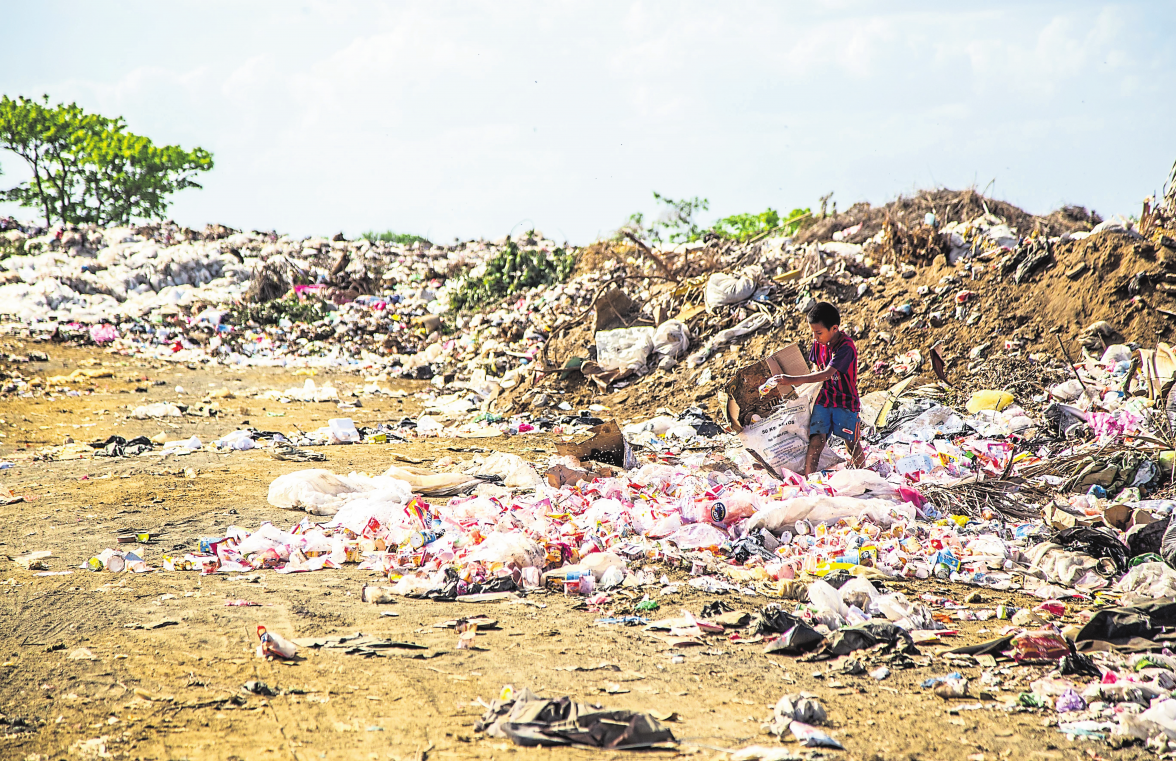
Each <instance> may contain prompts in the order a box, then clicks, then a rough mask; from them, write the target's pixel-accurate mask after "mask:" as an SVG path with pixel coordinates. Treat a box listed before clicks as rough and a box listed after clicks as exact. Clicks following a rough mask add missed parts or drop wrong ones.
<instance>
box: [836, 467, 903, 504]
mask: <svg viewBox="0 0 1176 761" xmlns="http://www.w3.org/2000/svg"><path fill="white" fill-rule="evenodd" d="M828 484H829V486H831V487H833V489H834V490H835V491H836V492H837V495H838V496H840V497H858V496H861V495H863V494H867V495H869V496H870V497H877V498H879V499H890V500H897V499H898V489H897V488H896V487H895V486H894V484H892V483H890V482H889V481H887V480H886V479H885V478H883V477H882V476H880V475H878V474H877V473H875V472H874V471H872V470H858V469H853V468H849V469H846V470H839V471H837V472H836V473H834V474H833V475H832V476H830V477H829V481H828Z"/></svg>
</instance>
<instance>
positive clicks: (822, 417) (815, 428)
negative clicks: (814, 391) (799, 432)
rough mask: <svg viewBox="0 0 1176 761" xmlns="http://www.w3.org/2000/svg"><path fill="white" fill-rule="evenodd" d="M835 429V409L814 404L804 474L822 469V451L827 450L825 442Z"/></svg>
mask: <svg viewBox="0 0 1176 761" xmlns="http://www.w3.org/2000/svg"><path fill="white" fill-rule="evenodd" d="M833 430H834V429H833V410H832V409H830V408H829V407H825V406H823V405H820V404H814V405H813V409H812V412H811V413H810V414H809V443H808V451H807V452H806V453H805V456H804V475H806V476H807V475H808V474H809V473H816V472H817V471H818V470H819V469H820V466H821V452H823V451H824V450H825V442H826V441H828V439H829V434H830V433H832V432H833Z"/></svg>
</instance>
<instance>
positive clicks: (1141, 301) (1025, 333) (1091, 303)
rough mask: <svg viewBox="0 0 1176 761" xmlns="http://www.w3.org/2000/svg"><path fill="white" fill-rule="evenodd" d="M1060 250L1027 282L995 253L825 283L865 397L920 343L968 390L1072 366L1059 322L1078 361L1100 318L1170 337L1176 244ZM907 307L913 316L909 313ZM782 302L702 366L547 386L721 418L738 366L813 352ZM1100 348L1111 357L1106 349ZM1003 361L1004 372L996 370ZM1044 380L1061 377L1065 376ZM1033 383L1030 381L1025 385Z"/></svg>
mask: <svg viewBox="0 0 1176 761" xmlns="http://www.w3.org/2000/svg"><path fill="white" fill-rule="evenodd" d="M1049 254H1050V256H1049V258H1048V259H1047V260H1045V261H1044V263H1043V264H1042V265H1041V267H1040V269H1038V270H1036V271H1034V272H1032V273H1031V274H1028V275H1026V276H1025V277H1024V278H1023V279H1022V280H1021V283H1020V284H1017V283H1016V282H1015V281H1014V274H1013V271H1012V270H1010V271H1007V272H1006V273H1005V274H1003V275H1002V274H1001V260H1002V258H1003V257H1002V256H1001V255H999V253H992V254H987V255H984V256H982V257H979V258H978V259H977V260H974V261H972V262H969V263H964V262H961V263H960V265H959V266H955V267H953V266H949V265H947V264H946V261H945V260H944V259H943V258H942V257H941V258H939V259H938V260H937V261H936V262H935V263H933V264H929V265H927V266H922V267H916V268H915V269H914V275H913V277H909V278H904V277H901V276H899V275H895V276H892V277H874V278H870V279H869V280H868V288H867V290H866V291H865V293H864V294H863V295H861V296H860V297H859V296H858V293H857V287H858V286H857V285H855V284H854V282H853V281H852V278H851V277H850V276H849V275H848V273H847V272H843V273H840V274H838V275H835V276H831V277H827V278H824V279H822V280H819V281H818V282H817V283H814V284H813V285H812V287H811V289H810V290H809V291H808V293H809V295H811V297H812V298H815V299H818V300H828V301H832V302H834V303H835V304H837V305H838V307H839V309H840V310H841V315H842V325H843V327H844V328H845V329H847V330H849V331H850V332H851V333H852V334H853V335H854V336H855V337H856V339H857V345H858V350H859V355H860V360H859V377H860V384H861V390H862V393H866V392H869V391H875V390H879V389H882V388H887V387H889V386H891V385H893V384H894V383H895V382H897V381H898V380H899V379H901V378H902V377H903V375H904V374H905V373H902V372H896V370H895V368H896V366H899V365H901V364H902V363H901V362H898V361H896V358H898V357H901V356H902V355H904V354H906V353H908V352H910V351H912V350H916V351H918V352H919V353H920V354H921V358H922V364H921V365H920V367H919V374H920V379H919V381H918V382H919V383H924V382H926V383H930V382H934V381H935V380H936V378H935V376H934V375H933V374H932V372H931V365H930V349H931V347H932V346H935V345H937V344H938V345H939V347H940V352H941V354H942V355H943V357H944V360H945V362H946V365H947V374H948V376H949V378H950V379H951V381H952V382H953V383H954V384H955V385H956V387H957V389H958V390H959V391H960V392H961V393H967V392H970V391H971V390H974V389H976V388H984V387H988V386H989V385H990V384H991V383H992V382H993V379H994V378H1001V377H1005V376H1006V375H1007V368H1008V367H1013V366H1016V365H1017V364H1021V365H1023V366H1024V368H1025V371H1024V372H1025V373H1028V374H1029V375H1030V376H1034V377H1036V376H1037V375H1039V374H1041V373H1042V372H1044V371H1041V372H1039V371H1038V370H1034V369H1032V368H1034V367H1038V366H1040V367H1045V366H1052V367H1054V368H1057V367H1060V366H1061V363H1062V362H1063V361H1064V360H1063V358H1062V355H1061V352H1060V350H1059V347H1058V340H1057V338H1056V337H1055V336H1054V335H1052V334H1051V333H1050V331H1051V329H1053V328H1055V327H1057V328H1060V335H1061V337H1062V339H1063V340H1064V341H1065V342H1066V345H1067V349H1068V351H1070V353H1071V356H1073V357H1074V358H1075V359H1076V360H1077V359H1079V358H1080V354H1081V352H1082V347H1081V345H1080V344H1079V343H1078V340H1079V338H1080V336H1081V334H1082V332H1083V330H1084V329H1085V328H1086V327H1087V326H1089V325H1091V324H1092V323H1095V322H1098V321H1100V320H1101V321H1106V322H1108V323H1110V325H1111V326H1112V327H1113V328H1114V329H1115V331H1116V332H1117V333H1118V334H1119V336H1120V337H1121V340H1123V341H1126V342H1134V343H1136V344H1138V345H1140V346H1143V347H1152V346H1155V344H1156V343H1157V342H1158V341H1163V340H1166V339H1170V337H1171V335H1172V331H1173V328H1174V327H1176V249H1172V248H1168V247H1165V246H1162V245H1159V244H1156V243H1154V242H1151V241H1147V240H1142V239H1140V238H1137V237H1135V236H1133V235H1131V234H1128V233H1124V232H1121V231H1111V230H1108V231H1105V232H1101V233H1098V234H1095V235H1091V236H1089V237H1087V238H1085V239H1083V240H1070V241H1064V242H1056V243H1054V244H1053V245H1052V246H1051V247H1050V250H1049ZM1008 255H1009V254H1008V253H1007V252H1006V253H1005V254H1004V256H1008ZM961 300H962V303H960V302H961ZM906 305H909V306H910V314H909V315H905V314H904V312H905V311H906V310H905V306H906ZM782 307H783V309H782V310H781V312H780V313H779V318H780V324H779V325H778V326H775V327H769V328H766V329H764V330H761V331H759V332H757V333H754V334H752V335H749V336H746V337H744V338H741V339H737V340H736V341H735V342H734V343H733V344H732V345H731V346H730V347H727V348H726V349H725V350H722V351H719V352H717V353H716V354H715V356H714V357H712V358H711V359H710V360H708V361H707V362H706V363H705V364H704V365H703V366H701V367H699V368H697V369H690V368H687V367H686V366H684V365H678V366H677V367H674V368H672V369H669V370H655V371H653V372H651V373H650V374H648V375H645V376H643V377H640V378H636V379H631V382H630V383H629V384H627V385H623V386H622V387H621V388H617V387H615V386H614V387H613V389H611V390H610V392H609V393H601V392H599V391H597V390H596V389H595V388H594V387H593V386H592V385H591V384H589V383H587V382H585V381H584V379H583V377H582V376H580V374H579V373H574V372H569V373H566V374H565V375H566V376H567V378H566V379H565V378H562V377H561V374H560V373H553V374H552V375H551V377H550V378H549V379H548V380H547V381H546V382H545V383H543V384H542V385H543V386H544V388H545V390H547V391H549V392H550V395H551V398H552V401H553V402H559V401H567V402H568V403H569V404H571V405H572V406H573V407H574V408H577V409H582V408H586V407H587V406H588V405H589V404H592V403H602V404H605V405H607V406H609V407H610V411H611V413H612V414H615V415H617V416H618V417H621V418H633V419H639V418H642V417H648V416H649V415H651V414H652V413H653V411H654V410H655V409H657V408H658V407H667V408H670V409H673V410H681V409H684V408H685V407H688V406H693V405H698V406H702V407H704V408H706V409H708V410H710V411H711V412H712V413H717V410H718V401H717V398H716V396H717V392H718V390H719V388H720V387H721V385H722V382H724V381H725V379H726V378H727V377H728V376H729V375H730V374H731V373H733V372H734V371H735V370H736V369H737V368H739V367H742V366H744V365H747V364H749V363H750V362H752V361H754V360H755V359H758V358H759V357H762V356H765V355H767V354H770V353H772V352H774V351H776V350H778V349H780V348H782V347H783V346H785V345H786V344H788V343H791V342H793V341H800V342H801V343H802V345H803V346H804V347H805V348H806V349H807V347H808V345H809V344H810V343H811V341H812V335H811V332H810V331H809V327H808V323H807V320H806V319H805V318H804V316H803V315H802V314H801V312H800V310H799V309H798V308H797V307H796V306H795V305H793V304H787V303H785V304H782ZM957 310H958V311H957ZM736 316H737V315H736ZM706 319H707V318H706V317H705V316H704V317H703V318H702V321H696V322H695V323H693V324H692V331H691V335H692V339H693V340H692V347H693V346H696V345H698V344H700V343H701V342H702V341H703V340H705V338H706V337H707V336H708V335H710V334H712V331H713V328H712V327H711V326H709V325H708V323H707V322H706ZM711 319H713V318H711ZM593 340H594V339H593V335H592V318H591V315H588V316H586V317H585V318H584V319H583V320H582V321H580V322H579V323H578V324H576V325H575V326H573V327H572V328H571V329H569V330H568V331H567V332H565V333H564V334H562V335H561V336H558V337H557V338H556V339H555V340H553V342H552V346H551V352H550V356H551V359H552V360H555V359H556V358H559V359H561V360H562V359H563V358H564V357H566V356H570V355H574V354H581V355H582V354H583V353H584V352H585V351H586V350H587V348H588V347H589V346H590V345H591V344H592V343H593ZM1112 340H1113V339H1112ZM977 347H979V349H978V352H977V355H976V356H972V355H971V353H972V350H973V349H977ZM1092 353H1093V354H1100V353H1101V346H1096V347H1095V349H1094V350H1093V352H1092ZM997 366H999V368H1001V372H1000V373H996V372H995V371H994V367H997ZM705 369H710V371H711V377H712V378H713V381H712V382H710V383H700V382H699V376H700V374H701V373H702V371H703V370H705ZM994 373H995V374H994ZM1043 377H1046V378H1047V379H1048V380H1050V381H1052V382H1057V381H1058V380H1060V379H1061V377H1060V376H1058V375H1057V372H1056V371H1051V372H1049V373H1045V374H1044V375H1043ZM1027 388H1029V385H1027V384H1025V383H1019V384H1018V391H1021V392H1024V390H1025V389H1027ZM1022 401H1023V403H1025V404H1029V403H1030V401H1031V400H1030V399H1029V398H1028V397H1027V398H1025V399H1023V400H1022Z"/></svg>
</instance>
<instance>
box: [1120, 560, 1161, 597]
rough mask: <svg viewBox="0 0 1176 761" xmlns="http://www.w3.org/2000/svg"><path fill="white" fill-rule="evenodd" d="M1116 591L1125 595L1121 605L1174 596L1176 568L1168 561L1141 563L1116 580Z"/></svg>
mask: <svg viewBox="0 0 1176 761" xmlns="http://www.w3.org/2000/svg"><path fill="white" fill-rule="evenodd" d="M1115 591H1116V592H1119V593H1120V594H1122V595H1123V597H1122V598H1121V599H1120V601H1119V604H1120V605H1135V604H1137V603H1141V602H1145V601H1148V600H1160V599H1164V598H1169V599H1171V598H1174V597H1176V570H1172V568H1170V567H1169V566H1168V565H1167V564H1166V563H1140V564H1139V565H1137V566H1135V567H1134V568H1132V569H1131V570H1130V571H1128V572H1127V573H1126V574H1124V576H1123V578H1121V579H1119V580H1118V581H1117V582H1115Z"/></svg>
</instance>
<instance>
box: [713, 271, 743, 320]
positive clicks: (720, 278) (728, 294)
mask: <svg viewBox="0 0 1176 761" xmlns="http://www.w3.org/2000/svg"><path fill="white" fill-rule="evenodd" d="M754 293H755V278H754V277H752V273H749V272H747V271H746V270H745V271H744V272H743V273H741V274H739V275H730V274H728V273H726V272H716V273H714V274H713V275H711V276H710V278H709V279H708V280H707V281H706V295H705V296H704V299H705V301H706V310H707V311H708V312H713V311H714V310H715V307H719V306H722V305H723V304H738V303H740V302H743V301H747V300H748V299H750V298H751V297H752V295H753V294H754Z"/></svg>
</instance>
